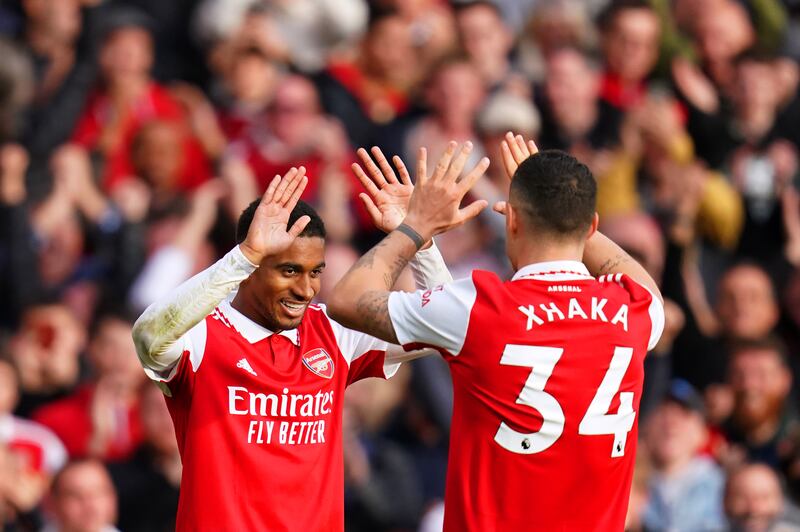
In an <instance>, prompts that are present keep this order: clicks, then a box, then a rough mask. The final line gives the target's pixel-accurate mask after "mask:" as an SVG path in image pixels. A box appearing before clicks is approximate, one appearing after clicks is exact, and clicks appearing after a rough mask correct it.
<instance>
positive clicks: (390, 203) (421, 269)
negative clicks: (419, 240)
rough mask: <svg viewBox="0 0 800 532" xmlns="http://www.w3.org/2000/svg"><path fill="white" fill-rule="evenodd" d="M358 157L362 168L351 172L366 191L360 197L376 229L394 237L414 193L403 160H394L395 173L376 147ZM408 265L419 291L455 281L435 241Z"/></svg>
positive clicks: (354, 166)
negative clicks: (392, 234) (393, 232)
mask: <svg viewBox="0 0 800 532" xmlns="http://www.w3.org/2000/svg"><path fill="white" fill-rule="evenodd" d="M357 153H358V157H359V158H360V159H361V164H358V163H353V165H352V167H351V168H352V169H353V173H354V174H355V176H356V177H357V178H358V179H359V181H361V184H362V185H363V186H364V189H365V190H366V192H362V193H361V194H359V197H360V198H361V200H362V201H363V202H364V206H365V207H366V209H367V211H368V212H369V214H370V217H371V218H372V221H373V223H375V226H376V227H377V228H378V229H380V230H381V231H383V232H384V233H391V232H392V231H394V230H395V229H397V227H398V226H399V225H400V224H401V223H402V222H403V219H404V218H405V217H406V214H407V213H408V202H409V200H410V199H411V194H412V193H413V192H414V185H413V184H412V183H411V176H410V175H409V173H408V169H407V168H406V165H405V164H404V163H403V160H402V159H401V158H400V157H398V156H397V155H395V156H394V157H392V162H393V163H394V166H395V168H397V173H395V171H394V169H393V168H392V165H390V164H389V161H388V160H387V159H386V156H385V155H384V154H383V152H382V151H381V149H380V148H378V147H377V146H374V147H373V148H372V149H371V150H370V152H367V150H365V149H364V148H360V149H359V150H358V152H357ZM370 153H371V156H370ZM373 159H374V160H373ZM398 174H399V176H400V177H399V179H398ZM408 265H409V267H410V268H411V273H412V274H413V276H414V282H415V284H416V286H417V288H419V289H423V288H433V287H434V286H438V285H441V284H446V283H449V282H451V281H452V280H453V276H452V275H450V271H449V270H448V269H447V264H445V262H444V258H442V254H441V253H440V252H439V249H438V248H437V247H436V243H435V242H434V241H433V239H431V240H430V241H429V242H427V243H426V244H425V245H424V246H422V248H421V249H420V250H419V251H417V253H416V255H414V257H413V258H412V259H411V260H410V261H409V263H408Z"/></svg>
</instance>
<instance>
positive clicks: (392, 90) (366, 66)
mask: <svg viewBox="0 0 800 532" xmlns="http://www.w3.org/2000/svg"><path fill="white" fill-rule="evenodd" d="M418 61H419V58H418V56H417V51H416V49H415V48H414V44H413V36H412V34H411V27H410V26H409V24H408V22H407V21H406V20H405V19H404V18H403V17H402V16H401V15H399V14H398V13H397V12H396V11H391V10H388V11H385V12H383V13H380V12H379V13H375V14H374V15H373V16H371V17H370V21H369V28H368V30H367V33H366V35H365V36H364V39H363V41H362V43H361V46H360V47H359V54H358V56H357V57H356V59H355V60H353V61H347V60H332V61H331V62H330V64H329V65H328V67H327V69H326V70H325V72H324V74H323V75H322V76H320V77H319V79H318V82H319V89H320V95H321V97H322V105H323V107H324V108H325V110H326V111H327V112H329V113H330V114H332V115H333V116H335V117H337V118H338V119H339V120H341V122H342V124H343V125H344V127H345V130H346V131H347V135H348V137H349V138H350V142H351V143H352V144H353V145H354V146H369V145H370V144H372V143H371V142H370V140H371V139H372V136H373V135H374V134H375V128H376V126H378V125H383V124H387V123H389V122H391V121H392V120H394V119H395V118H397V117H401V116H402V115H404V114H406V113H407V112H409V110H410V107H411V101H410V92H411V90H412V89H414V88H415V87H416V86H417V84H418V82H419V77H420V75H419V71H418V66H419V63H418Z"/></svg>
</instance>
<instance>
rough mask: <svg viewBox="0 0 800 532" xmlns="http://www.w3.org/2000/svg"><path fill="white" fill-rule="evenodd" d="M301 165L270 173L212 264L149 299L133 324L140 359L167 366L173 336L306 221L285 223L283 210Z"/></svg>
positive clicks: (298, 183) (174, 350) (177, 350)
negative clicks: (240, 234)
mask: <svg viewBox="0 0 800 532" xmlns="http://www.w3.org/2000/svg"><path fill="white" fill-rule="evenodd" d="M307 182H308V178H306V176H305V168H302V167H301V168H300V169H299V170H298V169H296V168H292V169H291V170H290V171H289V172H288V173H287V174H286V176H284V177H283V178H281V177H280V176H275V179H273V180H272V183H270V185H269V187H268V188H267V191H266V192H265V193H264V196H263V197H262V198H261V203H260V204H259V206H258V208H257V209H256V212H255V215H254V216H253V222H252V223H251V225H250V230H249V231H248V233H247V237H246V238H245V240H244V242H242V243H241V244H240V245H239V246H237V247H236V248H234V249H233V250H231V251H230V252H228V254H226V255H225V256H224V257H223V258H222V259H220V260H219V261H217V263H216V264H214V265H213V266H211V267H210V268H208V269H206V270H205V271H203V272H201V273H199V274H197V275H195V276H194V277H192V278H191V279H189V280H188V281H186V282H185V283H183V284H181V285H180V286H179V287H178V288H176V289H175V290H173V291H172V292H170V293H169V294H168V295H167V296H166V297H164V298H163V299H161V300H159V301H157V302H155V303H153V304H152V305H150V306H149V307H148V308H147V309H146V310H145V311H144V313H143V314H142V315H141V316H140V317H139V319H138V320H136V323H135V324H134V326H133V341H134V344H135V345H136V352H137V353H138V355H139V359H140V360H141V361H142V365H144V367H145V368H147V369H150V370H152V371H154V372H157V373H162V372H166V371H168V370H170V369H171V368H172V367H174V366H175V364H176V363H177V361H178V360H179V359H180V357H181V355H182V351H183V349H182V347H181V346H180V344H179V342H178V340H179V339H180V338H182V337H183V336H184V335H185V334H186V333H188V332H189V330H190V329H191V328H192V327H194V326H195V325H197V324H198V323H199V322H200V321H202V320H203V319H204V318H205V317H206V316H208V314H209V313H211V311H212V310H214V308H215V307H216V306H217V305H218V304H219V303H220V302H221V301H222V300H223V299H225V297H227V296H228V294H230V293H231V292H232V291H233V290H235V289H236V288H237V287H238V286H239V284H240V283H241V282H242V281H244V280H245V279H247V278H248V277H249V276H250V274H251V273H253V271H255V269H256V268H257V267H258V265H259V264H260V263H261V261H262V260H263V259H264V257H266V256H268V255H272V254H275V253H280V252H281V251H283V250H285V249H286V248H288V247H289V246H290V245H291V244H292V242H293V241H294V239H295V238H296V237H297V235H299V234H300V233H301V232H302V231H303V229H304V228H305V226H306V225H307V224H308V222H309V218H308V216H304V217H302V218H300V219H299V220H297V221H296V222H295V224H294V225H293V226H292V227H291V228H287V223H288V221H289V214H290V213H291V212H292V209H294V206H295V205H296V204H297V201H298V199H299V198H300V195H301V194H302V192H303V190H304V189H305V186H306V183H307Z"/></svg>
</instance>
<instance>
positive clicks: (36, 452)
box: [0, 360, 67, 484]
mask: <svg viewBox="0 0 800 532" xmlns="http://www.w3.org/2000/svg"><path fill="white" fill-rule="evenodd" d="M18 394H19V386H18V384H17V375H16V373H15V370H14V367H13V366H12V365H11V364H9V363H8V362H6V361H3V360H0V443H2V444H3V445H5V446H6V447H7V449H8V452H9V453H11V454H12V455H16V456H17V457H19V459H20V461H21V462H22V463H23V464H24V465H25V469H24V470H23V471H22V476H25V475H41V476H42V477H43V478H44V479H48V480H49V478H50V477H51V476H52V475H53V474H55V473H56V472H57V471H58V470H59V469H61V466H63V465H64V463H65V462H66V461H67V452H66V450H65V449H64V446H63V445H62V443H61V441H60V440H59V439H58V437H57V436H56V435H55V434H53V433H52V432H51V431H50V430H49V429H47V428H45V427H44V426H42V425H40V424H38V423H36V422H33V421H30V420H28V419H25V418H21V417H18V416H15V415H13V412H14V408H15V407H16V406H17V402H18V400H19V395H18ZM43 484H44V483H43Z"/></svg>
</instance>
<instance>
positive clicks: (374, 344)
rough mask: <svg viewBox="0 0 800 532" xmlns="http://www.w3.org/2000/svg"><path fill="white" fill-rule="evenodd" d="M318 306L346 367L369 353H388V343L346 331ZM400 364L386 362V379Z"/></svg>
mask: <svg viewBox="0 0 800 532" xmlns="http://www.w3.org/2000/svg"><path fill="white" fill-rule="evenodd" d="M319 306H320V308H322V311H323V312H325V316H326V317H327V318H328V323H330V324H331V329H333V336H334V337H335V338H336V345H338V346H339V351H341V352H342V356H343V357H344V358H345V360H347V364H348V366H349V365H350V364H352V363H353V362H354V361H355V360H358V359H359V358H361V357H362V356H364V355H366V354H368V353H370V352H371V351H381V352H384V353H385V352H386V351H388V349H389V345H390V344H389V343H388V342H384V341H383V340H381V339H380V338H375V337H374V336H370V335H368V334H364V333H362V332H359V331H354V330H353V329H348V328H347V327H345V326H343V325H341V324H340V323H338V322H336V321H334V320H332V319H331V318H330V316H328V311H327V310H326V306H325V305H319ZM400 363H401V361H393V362H389V361H388V360H387V361H386V363H385V364H384V368H383V369H384V373H385V374H386V377H387V378H388V377H391V376H392V375H394V374H395V373H396V372H397V370H398V369H399V368H400Z"/></svg>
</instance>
